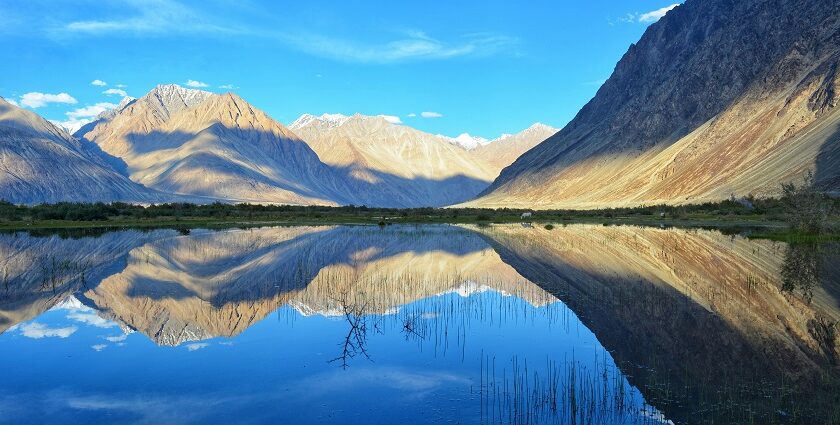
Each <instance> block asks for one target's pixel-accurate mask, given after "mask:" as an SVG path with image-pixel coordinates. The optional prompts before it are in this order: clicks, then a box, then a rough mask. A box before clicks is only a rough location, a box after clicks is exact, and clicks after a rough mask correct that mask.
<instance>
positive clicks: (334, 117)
mask: <svg viewBox="0 0 840 425" xmlns="http://www.w3.org/2000/svg"><path fill="white" fill-rule="evenodd" d="M348 119H350V117H348V116H347V115H342V114H322V115H321V116H315V115H312V114H303V115H301V116H300V118H298V119H296V120H295V121H294V122H292V123H291V124H290V125H289V128H291V129H292V130H295V129H300V128H304V127H307V126H309V125H313V124H320V125H326V126H327V127H329V128H334V127H338V126H340V125H342V124H344V123H345V122H347V120H348Z"/></svg>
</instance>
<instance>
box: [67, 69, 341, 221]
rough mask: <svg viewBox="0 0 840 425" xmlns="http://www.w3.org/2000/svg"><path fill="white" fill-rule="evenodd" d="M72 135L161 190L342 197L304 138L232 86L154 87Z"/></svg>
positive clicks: (296, 199)
mask: <svg viewBox="0 0 840 425" xmlns="http://www.w3.org/2000/svg"><path fill="white" fill-rule="evenodd" d="M76 135H77V136H78V137H81V138H84V139H86V140H89V141H91V142H94V143H96V144H97V145H98V146H99V147H101V148H102V150H103V151H105V152H107V153H108V154H110V155H112V156H113V157H115V158H118V159H120V160H122V161H124V162H125V168H126V172H127V173H128V175H129V176H130V177H131V179H132V180H133V181H135V182H137V183H141V184H143V185H145V186H147V187H151V188H155V189H158V190H161V191H165V192H170V193H176V194H183V195H197V196H204V197H208V198H213V199H222V200H229V201H242V202H263V203H286V204H327V205H335V204H339V203H345V199H344V198H343V194H344V193H346V190H345V189H344V187H343V185H342V182H341V179H339V178H336V177H335V175H334V173H333V170H331V169H330V168H329V167H327V166H326V165H324V164H323V163H322V162H321V161H320V160H319V159H318V156H317V155H316V154H315V153H314V152H313V151H312V150H311V149H310V148H309V147H308V146H307V145H306V144H305V143H304V142H303V141H301V140H300V139H299V138H298V137H297V136H296V135H295V134H293V133H291V132H290V131H289V130H288V129H287V128H286V127H284V126H283V125H282V124H280V123H278V122H276V121H274V120H273V119H271V118H270V117H269V116H268V115H266V114H265V113H264V112H262V111H260V110H258V109H256V108H254V107H253V106H251V105H250V104H248V103H247V102H245V101H244V100H242V99H241V98H239V97H238V96H236V95H234V94H231V93H227V94H222V95H217V94H212V93H209V92H205V91H200V90H190V89H185V88H182V87H179V86H176V85H161V86H157V87H156V88H155V89H153V90H152V91H151V92H149V93H148V94H147V95H145V96H143V97H141V98H139V99H137V100H135V101H133V102H131V103H129V104H127V105H125V106H124V107H123V108H122V109H121V110H119V111H118V112H117V113H115V114H113V116H110V117H103V118H102V119H100V120H98V121H97V122H96V123H95V125H93V126H90V127H87V128H84V129H83V130H82V131H80V132H79V133H76ZM336 185H338V186H340V187H336Z"/></svg>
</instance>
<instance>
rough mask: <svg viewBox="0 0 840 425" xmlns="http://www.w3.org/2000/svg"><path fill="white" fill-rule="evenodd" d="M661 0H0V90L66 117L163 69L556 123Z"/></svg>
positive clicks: (419, 118)
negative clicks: (409, 0) (390, 0)
mask: <svg viewBox="0 0 840 425" xmlns="http://www.w3.org/2000/svg"><path fill="white" fill-rule="evenodd" d="M674 3H675V0H634V1H632V2H631V1H626V0H621V1H619V0H588V1H586V2H581V1H558V0H532V1H528V2H527V3H525V2H511V1H509V0H505V1H502V0H482V1H479V0H475V1H473V0H468V1H458V2H453V1H451V0H449V1H438V0H427V1H422V2H388V3H385V2H373V1H341V2H339V1H333V2H327V1H320V0H314V1H297V2H289V1H263V0H238V1H222V0H204V1H187V0H112V1H102V0H3V1H2V2H0V60H2V61H3V62H2V63H5V64H7V65H6V66H5V67H4V71H3V76H2V78H0V96H2V97H4V98H6V99H7V100H12V101H14V102H15V103H17V104H19V105H21V106H23V107H26V108H29V109H32V110H34V111H35V112H37V113H39V114H40V115H42V116H44V117H45V118H47V119H50V120H54V121H56V122H66V123H72V122H76V123H79V122H84V121H85V120H89V119H91V118H92V117H93V116H95V115H96V114H97V113H99V112H101V111H103V110H105V109H107V108H110V107H113V105H115V104H117V103H119V101H120V100H121V98H122V96H124V95H129V96H134V97H140V96H142V95H143V94H145V93H146V92H148V91H149V90H151V89H152V88H153V87H154V86H155V85H157V84H169V83H175V84H180V85H182V86H192V87H195V88H201V89H204V90H209V91H213V92H218V93H223V92H227V91H232V92H235V93H237V94H238V95H239V96H241V97H243V98H244V99H245V100H247V101H248V102H250V103H251V104H253V105H254V106H256V107H257V108H259V109H262V110H264V111H266V112H267V113H268V114H269V115H270V116H272V117H273V118H274V119H276V120H278V121H280V122H281V123H284V124H289V123H291V122H292V121H294V120H295V119H296V118H297V117H299V116H300V115H302V114H304V113H311V114H316V115H320V114H322V113H342V114H347V115H349V114H353V113H362V114H366V115H390V116H393V117H396V119H399V121H401V122H402V123H404V124H406V125H409V126H412V127H415V128H418V129H420V130H423V131H427V132H431V133H439V134H445V135H450V136H455V135H458V134H461V133H464V132H468V133H470V134H472V135H477V136H481V137H486V138H495V137H498V136H499V135H501V134H503V133H515V132H517V131H520V130H522V129H524V128H527V127H528V126H530V125H531V124H533V123H534V122H542V123H545V124H548V125H552V126H554V127H558V128H560V127H562V126H563V125H565V124H566V123H567V122H569V121H570V120H571V119H572V118H573V117H574V116H575V114H576V113H577V111H578V110H579V109H580V108H581V107H582V106H583V105H584V104H586V102H587V101H588V100H589V99H591V98H592V96H594V95H595V93H596V91H597V90H598V87H599V86H600V85H601V84H602V83H603V82H604V81H605V80H606V79H607V78H608V77H609V76H610V74H611V73H612V70H613V68H614V67H615V64H616V62H617V61H618V60H619V59H620V58H621V56H622V55H623V54H624V53H625V52H626V51H627V49H628V48H629V47H630V45H631V44H632V43H635V42H636V41H638V39H639V38H640V37H641V36H642V34H643V33H644V31H645V29H646V28H647V27H648V26H649V25H650V24H652V23H653V22H656V21H657V20H658V19H659V18H660V17H661V16H662V15H663V14H664V13H665V12H667V11H668V10H669V9H670V8H673V7H674V6H675V4H674Z"/></svg>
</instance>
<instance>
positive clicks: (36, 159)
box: [0, 98, 171, 204]
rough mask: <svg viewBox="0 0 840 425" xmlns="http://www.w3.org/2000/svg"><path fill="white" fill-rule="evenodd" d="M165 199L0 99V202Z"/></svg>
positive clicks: (91, 150)
mask: <svg viewBox="0 0 840 425" xmlns="http://www.w3.org/2000/svg"><path fill="white" fill-rule="evenodd" d="M169 198H171V197H168V196H166V195H162V194H159V193H156V192H155V191H152V190H147V189H146V188H144V187H142V186H140V185H138V184H136V183H133V182H132V181H130V180H129V179H128V178H126V177H125V176H123V175H121V174H119V173H118V172H116V171H115V170H114V169H113V168H111V166H110V165H109V164H108V162H107V161H106V159H105V157H104V156H103V155H101V153H100V152H98V150H97V149H96V148H94V147H92V146H87V145H86V144H85V143H82V142H80V141H78V140H76V139H74V138H73V137H72V136H70V135H69V134H67V132H66V131H64V130H63V129H61V128H59V127H57V126H55V125H54V124H52V123H50V122H49V121H47V120H45V119H43V118H41V117H40V116H38V115H37V114H35V113H33V112H30V111H27V110H24V109H21V108H19V107H17V106H15V105H12V104H10V103H8V102H6V101H5V100H3V99H2V98H0V199H3V200H5V201H9V202H13V203H23V204H34V203H42V202H58V201H87V202H91V201H126V202H139V203H144V202H154V201H161V200H165V199H169Z"/></svg>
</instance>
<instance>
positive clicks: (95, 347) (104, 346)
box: [90, 344, 108, 351]
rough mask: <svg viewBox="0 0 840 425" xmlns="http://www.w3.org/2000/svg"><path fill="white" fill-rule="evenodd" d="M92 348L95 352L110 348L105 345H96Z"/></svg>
mask: <svg viewBox="0 0 840 425" xmlns="http://www.w3.org/2000/svg"><path fill="white" fill-rule="evenodd" d="M90 348H93V350H94V351H102V350H104V349H106V348H108V346H107V345H105V344H96V345H91V346H90Z"/></svg>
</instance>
